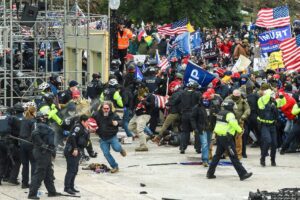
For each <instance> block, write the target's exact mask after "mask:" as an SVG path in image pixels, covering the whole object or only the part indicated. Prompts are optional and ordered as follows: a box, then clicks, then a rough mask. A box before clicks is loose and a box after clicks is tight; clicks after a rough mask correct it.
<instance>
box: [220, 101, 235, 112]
mask: <svg viewBox="0 0 300 200" xmlns="http://www.w3.org/2000/svg"><path fill="white" fill-rule="evenodd" d="M221 106H222V107H223V108H224V109H225V110H228V111H231V112H233V107H234V101H232V100H230V99H227V100H225V101H223V102H222V105H221Z"/></svg>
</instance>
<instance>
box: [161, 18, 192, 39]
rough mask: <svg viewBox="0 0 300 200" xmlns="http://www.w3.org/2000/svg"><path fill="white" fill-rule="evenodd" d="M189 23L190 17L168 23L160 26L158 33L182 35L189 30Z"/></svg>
mask: <svg viewBox="0 0 300 200" xmlns="http://www.w3.org/2000/svg"><path fill="white" fill-rule="evenodd" d="M187 24H188V19H187V18H184V19H182V20H179V21H177V22H174V23H172V24H166V25H164V26H161V27H158V29H157V30H158V33H159V34H161V35H175V34H178V35H180V34H182V33H184V32H187V31H188V29H187Z"/></svg>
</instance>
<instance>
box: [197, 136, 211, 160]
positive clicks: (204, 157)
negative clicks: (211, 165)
mask: <svg viewBox="0 0 300 200" xmlns="http://www.w3.org/2000/svg"><path fill="white" fill-rule="evenodd" d="M199 136H200V142H201V150H202V161H203V162H208V149H209V145H208V142H207V139H208V134H207V132H206V131H203V132H202V134H199Z"/></svg>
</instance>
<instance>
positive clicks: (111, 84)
mask: <svg viewBox="0 0 300 200" xmlns="http://www.w3.org/2000/svg"><path fill="white" fill-rule="evenodd" d="M108 85H110V86H117V85H118V81H117V79H114V78H113V79H110V80H109V82H108Z"/></svg>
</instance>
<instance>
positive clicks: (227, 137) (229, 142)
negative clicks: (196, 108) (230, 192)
mask: <svg viewBox="0 0 300 200" xmlns="http://www.w3.org/2000/svg"><path fill="white" fill-rule="evenodd" d="M234 105H235V104H234V101H232V100H231V99H227V100H224V101H223V103H222V107H223V108H224V109H223V110H221V111H220V112H219V113H218V114H217V116H216V117H217V123H216V126H215V128H214V132H215V134H216V137H217V149H216V153H215V155H214V157H213V159H212V161H211V163H210V166H209V169H208V171H207V175H206V177H207V178H208V179H214V178H216V176H215V175H214V174H215V170H216V167H217V165H218V163H219V160H220V159H221V157H222V155H223V153H224V152H225V151H228V153H229V158H230V160H231V162H232V164H233V166H234V168H235V170H236V171H237V173H238V175H239V177H240V180H241V181H243V180H245V179H247V178H249V177H250V176H252V173H251V172H250V173H248V172H247V171H246V169H245V168H244V167H243V166H242V164H241V163H240V161H239V159H238V157H237V153H236V150H235V145H234V134H235V132H238V133H239V134H241V133H242V128H241V127H240V126H239V124H238V122H237V120H236V118H235V116H234V113H233V107H234Z"/></svg>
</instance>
